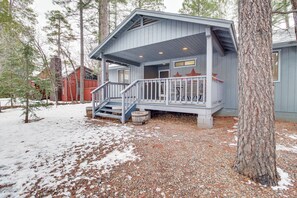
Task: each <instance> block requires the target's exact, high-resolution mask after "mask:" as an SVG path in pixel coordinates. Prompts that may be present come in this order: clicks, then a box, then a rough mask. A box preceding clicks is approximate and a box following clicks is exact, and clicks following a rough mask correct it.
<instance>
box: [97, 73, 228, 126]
mask: <svg viewBox="0 0 297 198" xmlns="http://www.w3.org/2000/svg"><path fill="white" fill-rule="evenodd" d="M211 80H212V83H211V88H212V89H207V79H206V76H193V77H179V78H162V79H142V80H136V81H134V82H133V83H131V84H130V85H128V84H123V83H114V82H106V83H105V84H103V85H102V86H100V87H98V88H97V89H95V90H94V91H93V92H92V101H93V116H102V117H104V115H105V114H106V117H111V116H112V115H111V113H112V111H113V109H117V111H118V110H120V111H121V114H120V115H118V116H117V118H119V119H120V120H121V121H122V122H123V123H124V122H126V121H127V120H128V119H129V118H130V116H131V113H132V111H134V110H135V109H137V108H138V109H140V110H157V111H170V112H179V113H191V114H197V115H198V117H199V118H198V120H199V119H200V120H202V123H210V124H211V125H212V114H213V113H215V112H217V111H219V110H220V109H222V108H223V81H221V80H219V79H216V78H213V79H211ZM208 95H211V100H210V101H209V100H208V98H207V96H208ZM209 104H211V105H210V106H209ZM108 105H112V108H109V109H106V107H107V106H108Z"/></svg>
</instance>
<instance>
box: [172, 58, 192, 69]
mask: <svg viewBox="0 0 297 198" xmlns="http://www.w3.org/2000/svg"><path fill="white" fill-rule="evenodd" d="M191 60H195V65H187V66H181V67H176V66H175V63H176V62H182V61H191ZM196 66H197V58H189V59H181V60H176V61H173V68H175V69H179V68H185V67H196Z"/></svg>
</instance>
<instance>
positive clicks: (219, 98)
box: [211, 77, 224, 105]
mask: <svg viewBox="0 0 297 198" xmlns="http://www.w3.org/2000/svg"><path fill="white" fill-rule="evenodd" d="M223 86H224V81H222V80H220V79H218V78H215V77H213V78H212V90H211V91H212V93H211V94H212V95H211V100H212V104H213V105H216V104H219V103H222V102H223Z"/></svg>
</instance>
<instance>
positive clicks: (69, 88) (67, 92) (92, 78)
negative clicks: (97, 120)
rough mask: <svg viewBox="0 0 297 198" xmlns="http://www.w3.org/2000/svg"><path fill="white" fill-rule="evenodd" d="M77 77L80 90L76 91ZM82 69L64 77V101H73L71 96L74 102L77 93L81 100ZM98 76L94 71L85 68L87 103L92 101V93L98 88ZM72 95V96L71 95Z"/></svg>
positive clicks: (85, 96) (85, 95) (85, 97)
mask: <svg viewBox="0 0 297 198" xmlns="http://www.w3.org/2000/svg"><path fill="white" fill-rule="evenodd" d="M75 75H76V76H77V80H78V90H77V89H76V83H75V82H76V81H75ZM79 77H80V67H79V68H77V69H76V70H75V71H73V72H72V73H70V74H69V75H68V76H66V77H63V80H62V101H71V95H72V97H73V100H75V99H76V93H78V100H79V99H80V95H79V94H80V93H79V92H80V91H79V86H80V79H79ZM97 85H98V84H97V75H95V74H94V72H93V70H91V69H89V68H86V67H85V79H84V88H85V89H84V90H85V91H84V99H85V101H92V95H91V91H93V90H94V89H95V88H96V87H97ZM71 93H72V94H71Z"/></svg>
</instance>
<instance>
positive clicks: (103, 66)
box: [100, 53, 107, 101]
mask: <svg viewBox="0 0 297 198" xmlns="http://www.w3.org/2000/svg"><path fill="white" fill-rule="evenodd" d="M100 56H101V85H103V84H104V83H105V81H106V59H105V56H104V55H103V53H101V54H100ZM106 92H107V90H106V87H104V90H103V94H102V101H104V99H105V96H106Z"/></svg>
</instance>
